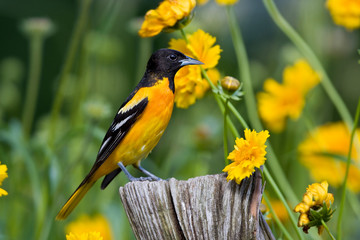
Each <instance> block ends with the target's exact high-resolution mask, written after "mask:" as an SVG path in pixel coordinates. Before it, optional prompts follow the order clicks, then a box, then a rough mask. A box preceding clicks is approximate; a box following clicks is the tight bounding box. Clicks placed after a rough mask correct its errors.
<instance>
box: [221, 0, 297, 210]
mask: <svg viewBox="0 0 360 240" xmlns="http://www.w3.org/2000/svg"><path fill="white" fill-rule="evenodd" d="M227 17H228V22H229V25H230V32H231V37H232V40H233V44H234V49H235V54H236V57H237V62H238V68H239V71H240V79H241V81H243V83H244V90H245V103H246V108H247V113H248V115H249V119H250V121H251V123H252V125H253V126H254V128H255V129H256V130H257V131H260V130H262V129H263V126H262V124H261V122H260V119H259V116H258V114H257V107H256V101H255V94H254V90H253V87H252V82H251V76H250V67H249V61H248V58H247V54H246V49H245V44H244V41H243V39H242V36H241V32H240V29H239V26H238V24H237V22H236V18H235V14H234V11H233V8H232V7H231V6H228V7H227ZM230 110H231V111H232V112H233V113H234V114H235V115H236V114H237V113H236V112H237V110H236V109H235V108H233V107H231V106H230ZM267 151H268V156H269V159H270V158H271V160H270V161H267V164H268V165H269V166H270V168H271V170H272V171H273V172H274V173H275V176H276V180H277V183H278V184H279V186H280V188H281V190H282V191H283V193H284V194H285V195H286V197H287V199H288V200H289V201H290V203H291V205H296V204H297V202H298V199H297V197H296V195H295V193H294V191H293V190H292V188H291V186H290V184H289V182H288V180H287V179H286V176H285V174H284V172H283V170H282V168H281V166H280V164H279V161H278V159H277V157H276V155H275V153H274V151H273V149H272V147H271V144H270V143H268V147H267Z"/></svg>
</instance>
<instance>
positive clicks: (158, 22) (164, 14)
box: [139, 0, 196, 37]
mask: <svg viewBox="0 0 360 240" xmlns="http://www.w3.org/2000/svg"><path fill="white" fill-rule="evenodd" d="M195 5H196V1H195V0H181V1H180V0H165V1H163V2H161V3H160V5H159V6H158V7H157V8H156V9H152V10H149V11H148V12H147V13H146V14H145V20H144V22H143V24H142V26H141V29H140V30H139V35H140V37H153V36H155V35H157V34H159V33H160V32H161V31H162V30H163V29H164V28H168V27H172V26H174V25H175V24H176V23H177V21H179V20H181V19H183V18H185V17H187V16H189V15H190V13H191V11H192V10H193V9H194V7H195Z"/></svg>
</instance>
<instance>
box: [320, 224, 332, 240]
mask: <svg viewBox="0 0 360 240" xmlns="http://www.w3.org/2000/svg"><path fill="white" fill-rule="evenodd" d="M321 223H322V225H323V226H324V228H325V230H326V232H327V233H328V234H329V236H330V238H331V239H332V240H335V237H334V236H333V235H332V234H331V232H330V230H329V228H328V226H327V225H326V223H325V222H324V220H323V219H321Z"/></svg>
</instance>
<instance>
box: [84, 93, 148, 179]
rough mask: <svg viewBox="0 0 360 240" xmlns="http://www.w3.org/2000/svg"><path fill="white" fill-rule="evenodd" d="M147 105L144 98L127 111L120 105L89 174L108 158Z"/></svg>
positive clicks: (146, 99)
mask: <svg viewBox="0 0 360 240" xmlns="http://www.w3.org/2000/svg"><path fill="white" fill-rule="evenodd" d="M147 104H148V98H147V97H145V98H143V99H142V100H140V101H138V102H137V103H135V104H134V105H132V106H131V107H130V108H129V109H126V110H123V108H122V107H123V106H124V105H125V104H123V105H122V107H121V108H120V109H119V111H118V113H117V114H116V116H115V118H114V120H113V122H112V124H111V126H110V127H109V129H108V131H107V133H106V135H105V137H104V139H103V142H102V144H101V146H100V150H99V152H98V155H97V158H96V161H95V164H94V166H93V168H92V169H91V171H90V173H91V172H93V171H95V170H96V169H97V168H99V167H100V166H101V164H102V163H103V162H104V161H105V160H106V159H107V158H108V157H109V156H110V154H111V153H112V152H113V151H114V149H115V148H116V147H117V145H119V143H120V142H121V141H122V139H124V137H125V136H126V134H127V133H128V132H129V130H130V129H131V127H132V126H133V125H134V123H135V122H136V120H137V119H138V118H139V116H140V115H141V114H142V113H143V112H144V110H145V108H146V106H147ZM120 160H121V159H119V161H120Z"/></svg>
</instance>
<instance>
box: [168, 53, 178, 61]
mask: <svg viewBox="0 0 360 240" xmlns="http://www.w3.org/2000/svg"><path fill="white" fill-rule="evenodd" d="M168 59H170V60H171V61H175V60H176V59H177V57H176V55H174V54H171V55H169V56H168Z"/></svg>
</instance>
